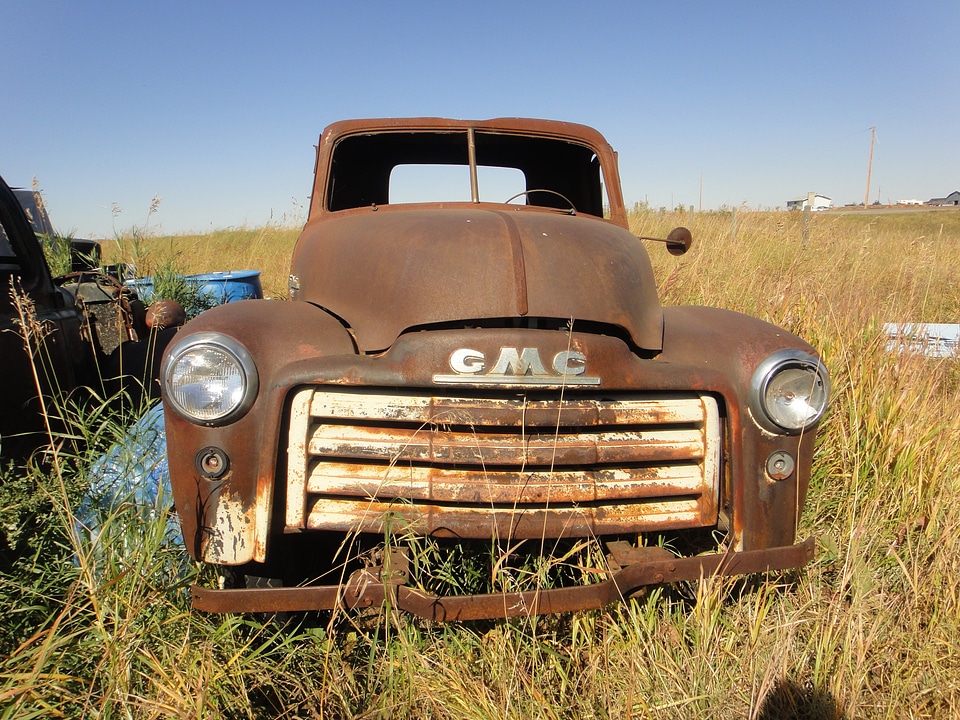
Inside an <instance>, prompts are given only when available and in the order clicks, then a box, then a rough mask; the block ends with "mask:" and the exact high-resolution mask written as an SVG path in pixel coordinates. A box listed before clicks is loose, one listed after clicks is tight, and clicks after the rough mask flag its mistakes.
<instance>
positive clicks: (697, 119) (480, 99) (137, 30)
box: [0, 0, 960, 237]
mask: <svg viewBox="0 0 960 720" xmlns="http://www.w3.org/2000/svg"><path fill="white" fill-rule="evenodd" d="M0 12H2V18H0V49H2V52H3V55H4V60H5V65H6V67H5V72H4V73H3V76H2V78H0V86H2V88H3V98H4V102H3V104H2V107H0V135H2V138H3V139H2V141H0V175H3V177H4V178H5V179H6V180H7V182H8V183H9V184H11V185H14V186H29V185H30V183H31V181H32V178H34V177H36V178H37V179H38V181H39V184H40V187H41V188H42V189H43V191H44V195H45V198H46V200H47V206H48V209H49V211H50V214H51V216H52V219H53V222H54V225H55V226H56V227H57V228H58V229H60V230H61V231H72V232H75V233H77V234H78V235H81V236H92V237H110V236H112V235H113V233H114V232H115V231H121V230H124V229H128V228H129V227H130V226H132V225H137V226H143V225H144V224H146V223H148V222H149V229H150V230H151V231H158V232H160V231H162V232H187V231H206V230H209V229H213V228H225V227H237V226H243V225H247V226H251V227H252V226H260V225H263V224H266V223H268V222H271V221H272V222H283V221H286V220H289V219H290V218H291V217H297V216H298V215H300V216H301V217H305V210H304V211H301V210H300V209H299V208H301V207H303V206H305V205H306V203H307V196H308V194H309V192H310V183H311V178H312V172H313V160H314V155H313V153H314V151H313V145H314V144H315V143H316V142H317V138H318V136H319V134H320V132H321V130H322V129H323V127H324V126H325V125H327V124H328V123H330V122H333V121H335V120H339V119H343V118H351V117H380V116H396V117H400V116H411V115H439V116H445V117H457V118H489V117H498V116H504V115H520V116H532V117H544V118H552V119H559V120H570V121H575V122H581V123H585V124H587V125H592V126H594V127H596V128H597V129H599V130H600V131H601V132H602V133H604V134H605V135H606V137H607V139H608V140H609V141H610V142H611V144H612V145H613V146H614V148H616V150H617V151H618V152H619V155H620V170H621V175H622V180H623V186H624V196H625V198H626V199H627V201H628V202H629V203H632V202H635V201H647V202H649V203H650V204H651V205H652V206H654V207H660V206H670V205H676V204H684V205H694V206H698V205H699V204H700V179H701V176H702V179H703V180H702V182H703V201H702V202H703V207H704V209H707V208H718V207H720V206H723V205H727V206H739V205H741V204H744V203H746V205H748V206H749V207H783V206H784V203H785V201H786V200H787V199H790V198H793V197H797V196H799V195H804V194H806V193H807V192H808V191H816V192H819V193H822V194H824V195H827V196H829V197H831V198H833V199H834V203H835V204H844V203H852V202H862V201H863V199H864V191H865V189H866V172H867V161H868V156H869V149H870V127H871V126H876V127H877V145H876V147H875V151H874V161H873V177H872V182H871V192H870V195H871V198H870V199H871V202H872V201H874V200H876V199H878V198H879V199H880V200H881V201H882V202H886V201H887V200H893V201H896V200H899V199H911V198H917V199H921V200H927V199H929V198H930V197H934V196H942V195H946V194H947V193H949V192H951V191H953V190H956V189H960V143H958V142H957V125H958V121H960V80H958V71H960V62H958V52H957V50H956V43H957V38H958V37H960V7H958V6H957V4H956V2H936V3H934V2H909V3H905V2H897V3H894V2H890V1H889V0H877V1H875V2H869V3H867V2H859V1H856V2H846V3H833V2H819V1H816V0H814V1H811V2H803V3H771V2H730V3H718V2H671V3H666V2H657V3H653V2H649V3H648V2H605V1H604V0H594V1H593V2H582V1H581V2H567V1H566V0H557V1H554V2H518V1H517V0H512V1H511V2H501V1H500V0H489V1H486V2H477V1H476V0H474V1H473V2H458V1H457V0H447V1H445V2H380V1H378V0H372V1H370V2H366V3H347V2H339V3H326V2H287V3H284V2H275V3H271V4H269V5H268V4H267V3H254V2H245V1H243V0H234V1H233V2H203V1H202V0H193V1H192V2H177V1H176V0H168V1H166V2H138V1H136V0H133V1H131V0H124V1H122V2H121V1H117V2H104V1H97V0H88V1H87V2H82V3H81V2H67V1H66V0H63V1H62V2H54V1H52V0H29V1H24V2H17V3H13V2H8V3H4V5H3V8H2V10H0ZM154 196H157V197H159V198H160V199H161V202H160V205H159V206H158V208H157V211H156V212H155V213H154V214H152V215H149V218H148V211H149V207H150V203H151V200H152V199H153V198H154ZM114 207H118V208H120V212H119V214H116V213H115V212H114V210H113V208H114Z"/></svg>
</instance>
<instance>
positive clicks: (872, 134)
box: [863, 125, 877, 209]
mask: <svg viewBox="0 0 960 720" xmlns="http://www.w3.org/2000/svg"><path fill="white" fill-rule="evenodd" d="M876 139H877V126H876V125H874V126H873V127H872V128H870V161H869V162H868V163H867V192H866V194H865V195H864V196H863V207H864V209H866V208H868V207H870V172H871V171H872V170H873V142H874V140H876Z"/></svg>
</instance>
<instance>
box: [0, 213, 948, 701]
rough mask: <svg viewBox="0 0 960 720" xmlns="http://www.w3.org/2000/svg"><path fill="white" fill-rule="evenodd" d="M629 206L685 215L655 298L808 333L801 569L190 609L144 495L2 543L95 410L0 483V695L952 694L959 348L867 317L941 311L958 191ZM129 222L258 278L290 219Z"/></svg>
mask: <svg viewBox="0 0 960 720" xmlns="http://www.w3.org/2000/svg"><path fill="white" fill-rule="evenodd" d="M631 222H632V227H633V230H634V231H635V232H636V233H638V234H644V235H655V236H656V235H659V236H663V235H665V233H666V232H667V231H669V229H670V228H671V227H673V226H674V225H677V224H685V225H688V226H689V227H690V228H691V229H692V230H693V232H694V236H695V239H696V240H695V242H696V244H695V246H694V249H693V250H692V251H691V252H690V253H688V254H687V255H686V256H684V257H682V258H674V257H672V256H669V255H668V254H667V253H666V252H665V251H663V249H662V247H660V246H656V245H653V246H651V247H650V250H651V255H652V256H653V259H654V264H655V269H656V273H657V276H658V280H659V283H660V285H661V288H662V296H663V298H664V301H665V302H666V303H696V304H711V305H719V306H723V307H727V308H731V309H734V310H739V311H743V312H748V313H750V314H753V315H758V316H760V317H764V318H766V319H769V320H771V321H773V322H776V323H778V324H781V325H783V326H785V327H787V328H788V329H790V330H792V331H794V332H797V333H799V334H801V335H802V336H804V337H805V338H807V339H808V340H809V341H810V342H812V343H813V344H814V345H815V346H816V347H817V348H818V349H820V351H821V352H822V353H823V356H824V359H825V361H826V363H827V365H828V366H829V367H830V369H831V371H832V375H833V401H832V409H831V412H830V414H829V416H828V418H827V420H826V421H825V423H824V426H823V429H822V433H821V438H820V442H819V445H818V451H817V455H816V462H815V468H814V478H813V482H812V487H811V491H810V494H809V498H808V503H807V507H806V510H805V512H804V515H803V517H802V521H801V523H802V528H801V533H802V534H803V535H811V534H812V535H815V536H816V537H817V538H818V541H819V542H818V551H817V557H816V559H815V560H814V562H813V563H812V564H811V565H810V566H808V567H806V568H804V569H803V570H801V571H797V572H791V573H784V574H776V575H771V576H769V577H767V576H759V577H753V578H748V579H745V580H738V579H719V580H707V581H703V582H700V583H690V584H684V585H682V586H679V587H670V588H658V589H655V590H653V591H652V592H651V593H649V594H648V595H647V596H646V597H645V598H643V599H641V600H639V601H635V602H632V603H630V604H628V605H624V606H615V607H611V608H608V609H606V610H603V611H596V612H587V613H577V614H568V615H562V616H557V617H547V618H540V619H537V620H532V621H523V620H520V621H511V622H500V623H478V624H474V625H453V626H432V625H428V624H423V623H419V622H416V621H413V620H411V619H409V618H406V617H402V616H393V615H391V616H390V617H380V618H367V619H366V620H365V622H364V623H362V624H361V623H356V624H351V623H350V622H346V621H345V622H343V623H341V624H339V625H338V626H336V628H335V629H333V630H330V629H328V628H327V627H325V626H323V625H319V626H312V625H310V624H304V625H296V624H285V623H284V622H282V621H280V620H278V619H265V618H254V617H247V618H241V617H227V618H220V617H217V616H208V615H201V614H199V613H194V612H191V611H190V609H189V606H188V600H187V597H186V592H185V590H184V586H185V584H186V583H187V582H189V580H190V578H191V577H192V576H193V574H194V573H195V572H197V569H195V568H192V567H190V566H189V565H188V564H185V563H184V560H183V554H182V553H181V552H179V550H178V549H177V548H176V547H175V546H174V547H171V546H170V545H169V543H168V542H167V541H166V536H165V527H166V526H165V523H166V518H165V517H163V516H162V514H160V515H158V516H155V517H153V518H152V519H151V518H150V517H147V516H145V515H144V514H143V513H142V512H141V511H140V510H138V509H137V508H136V506H135V504H129V503H128V504H124V503H119V505H118V506H117V507H116V508H115V509H113V510H110V511H109V512H107V513H106V515H105V517H104V518H103V522H102V525H101V527H102V528H104V530H103V531H102V533H101V535H100V536H99V539H98V540H97V541H96V542H92V541H91V540H89V539H84V538H83V537H72V536H71V534H70V533H69V532H63V533H62V534H60V535H55V536H52V537H54V538H60V540H59V544H58V543H57V542H53V540H51V536H48V535H43V536H42V537H41V536H39V535H38V534H36V533H35V535H36V536H37V537H36V540H37V541H36V542H35V543H34V544H32V545H31V543H30V542H27V541H24V540H23V537H29V536H30V526H29V525H28V523H30V522H36V518H37V517H43V518H45V519H46V522H45V523H43V526H44V527H47V528H50V527H55V526H56V523H61V526H62V527H66V528H69V527H71V525H70V522H71V519H70V515H69V513H68V512H67V508H69V507H72V502H73V499H72V497H71V494H72V493H75V492H78V491H79V490H77V488H79V489H82V487H83V486H84V473H87V472H89V466H90V462H91V457H92V456H94V455H95V452H96V451H102V450H103V448H105V447H107V446H109V444H110V443H111V442H113V441H116V440H117V439H119V438H121V437H123V436H122V431H121V429H118V428H111V427H110V426H109V425H103V424H100V425H95V426H94V427H95V428H96V432H94V431H93V430H90V432H91V435H92V436H94V437H91V438H90V442H89V443H88V445H89V446H90V447H91V448H93V450H90V451H89V455H90V457H78V458H75V459H70V458H67V459H65V461H64V466H65V467H67V468H68V472H72V473H74V477H73V481H71V482H67V483H57V482H54V481H53V480H52V479H51V478H49V477H47V476H45V475H43V474H42V473H40V472H39V470H35V471H34V472H35V474H32V475H24V474H22V473H21V474H18V475H16V476H6V477H5V482H4V484H3V485H0V490H2V491H3V492H5V493H6V495H5V497H4V498H3V499H4V500H5V502H6V504H5V505H4V504H3V503H0V507H4V508H5V512H6V514H5V515H4V517H3V520H4V527H5V528H6V533H7V535H6V536H7V538H8V540H7V542H8V543H9V542H11V540H10V539H11V538H14V535H16V533H14V531H13V530H12V529H11V528H15V529H16V530H17V532H18V533H19V535H16V538H14V539H15V540H16V542H17V543H18V545H17V547H19V548H20V550H21V552H20V554H19V555H17V557H16V558H14V559H13V560H9V558H8V559H7V560H6V561H5V564H4V566H3V575H2V576H0V602H2V611H3V614H4V616H5V618H6V622H5V627H4V629H3V632H2V633H0V639H2V648H0V651H2V655H0V716H4V717H32V716H37V717H39V716H44V717H45V716H50V715H57V714H59V715H61V716H67V717H87V716H97V717H219V716H225V717H291V718H292V717H357V718H360V717H363V718H372V717H436V718H445V717H457V718H582V717H600V718H689V717H695V716H701V715H710V716H713V717H720V718H727V717H729V718H744V717H747V718H782V717H794V718H861V717H862V718H901V717H917V718H945V717H958V716H960V548H958V536H960V413H958V412H957V400H958V387H960V383H958V375H960V370H958V364H957V361H956V360H950V359H940V360H937V359H930V358H923V357H918V356H915V355H909V354H899V353H891V352H888V351H887V349H886V339H885V337H884V336H883V334H882V328H881V325H882V323H883V322H888V321H917V322H960V313H958V304H960V290H958V287H957V283H956V277H957V276H958V270H960V259H958V258H960V253H958V249H960V213H958V212H917V213H909V214H903V215H874V214H840V213H824V214H820V215H814V216H813V217H810V218H808V219H807V220H804V218H803V216H802V215H799V214H787V213H760V212H747V211H737V212H736V213H733V212H727V213H697V214H685V213H681V214H675V213H662V214H661V213H655V212H638V213H636V214H634V215H633V216H632V218H631ZM805 223H806V227H804V225H805ZM149 242H150V243H151V251H152V247H153V245H152V244H153V243H155V244H156V247H157V248H158V250H157V252H158V253H161V254H162V252H179V253H180V258H181V260H182V262H183V263H184V268H185V269H186V270H188V271H192V272H205V271H209V270H223V269H227V268H225V267H224V260H223V258H225V257H228V258H230V264H231V265H233V266H235V269H236V268H239V267H240V266H243V267H253V268H258V269H264V270H265V269H266V268H267V267H268V266H271V264H272V263H274V262H276V263H277V264H278V265H280V266H283V270H282V273H280V272H279V271H278V275H277V277H276V281H274V280H267V279H266V278H267V277H268V274H267V272H266V271H265V272H264V278H265V281H264V285H265V287H268V286H269V287H270V288H271V290H270V294H274V291H276V290H277V288H285V283H286V275H285V273H286V268H285V266H284V263H285V262H286V259H287V258H288V257H289V252H290V249H291V248H292V245H293V238H292V234H291V235H290V236H285V235H280V234H277V233H274V231H272V230H269V229H268V230H265V231H263V232H262V234H261V233H260V231H249V232H248V231H243V232H242V233H224V234H223V236H222V237H220V236H218V237H216V238H207V237H206V236H200V237H197V238H150V239H149ZM214 245H218V246H219V249H218V250H216V251H215V252H210V250H211V248H212V247H213V246H214ZM208 252H210V254H209V255H208V254H206V253H208ZM261 252H262V253H263V255H260V253H261ZM277 256H282V258H283V261H284V262H283V263H281V262H280V260H279V259H278V257H277ZM274 282H275V283H276V284H274ZM276 294H278V295H283V294H284V292H283V291H277V292H276ZM87 427H88V429H89V427H90V423H87ZM101 435H102V437H101ZM71 488H73V489H71ZM31 489H32V490H33V492H32V493H31ZM38 496H39V497H41V498H42V500H40V501H38V500H37V497H38ZM11 503H13V505H12V507H14V509H15V510H16V512H12V511H11V510H10V508H11ZM17 503H19V504H17ZM44 513H45V514H44ZM124 513H127V514H126V515H125V514H124ZM130 513H133V514H132V515H131V514H130ZM18 523H19V525H18ZM132 528H133V529H135V531H134V530H132ZM41 540H43V541H44V542H41ZM4 557H5V558H6V557H7V556H6V555H4Z"/></svg>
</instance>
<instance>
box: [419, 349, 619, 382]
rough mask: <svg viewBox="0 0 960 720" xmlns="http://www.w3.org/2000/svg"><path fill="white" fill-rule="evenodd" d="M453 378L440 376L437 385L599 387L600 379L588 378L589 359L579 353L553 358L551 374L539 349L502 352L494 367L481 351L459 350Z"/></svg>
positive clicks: (452, 359)
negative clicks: (490, 365) (488, 362)
mask: <svg viewBox="0 0 960 720" xmlns="http://www.w3.org/2000/svg"><path fill="white" fill-rule="evenodd" d="M450 369H451V370H452V371H453V373H452V374H443V373H438V374H436V375H434V376H433V381H434V382H435V383H448V384H450V383H453V384H457V383H460V384H463V383H468V384H471V385H539V386H545V387H558V386H562V385H599V384H600V378H598V377H592V376H589V375H586V374H585V373H586V370H587V356H586V355H584V354H583V353H581V352H577V351H575V350H562V351H561V352H558V353H557V354H556V355H554V356H553V360H552V362H551V363H550V369H549V370H548V369H547V368H546V367H545V366H544V364H543V360H541V358H540V350H538V349H537V348H523V349H518V348H512V347H503V348H500V354H499V355H498V356H497V359H496V362H494V364H493V367H489V366H488V364H487V357H486V355H484V354H483V353H482V352H480V351H479V350H472V349H470V348H459V349H457V350H454V351H453V352H452V353H451V354H450Z"/></svg>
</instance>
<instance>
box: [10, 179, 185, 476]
mask: <svg viewBox="0 0 960 720" xmlns="http://www.w3.org/2000/svg"><path fill="white" fill-rule="evenodd" d="M44 245H47V246H48V247H52V248H53V249H52V250H51V251H50V252H51V253H52V255H53V256H54V257H55V258H56V259H57V260H58V261H61V264H63V265H64V267H62V268H61V269H62V271H63V274H61V275H57V276H54V274H53V273H52V272H51V268H50V263H49V262H48V258H47V254H46V253H45V251H44ZM61 253H62V255H63V256H62V257H61ZM150 317H151V315H150V312H149V311H148V310H147V309H146V308H145V307H144V305H143V303H142V302H140V300H139V298H138V296H137V294H136V292H135V291H134V290H133V289H131V288H126V287H124V285H123V284H122V283H121V282H120V280H119V279H118V278H117V277H115V276H113V275H111V274H109V273H107V272H104V271H103V269H102V268H101V267H100V245H99V243H98V242H97V241H95V240H83V239H76V238H62V237H59V236H57V235H56V234H54V233H53V231H52V227H51V225H50V221H49V218H48V217H47V215H46V212H45V210H44V208H43V204H42V201H40V198H39V193H37V192H36V191H30V190H19V189H17V190H15V189H12V188H10V187H9V186H8V185H7V184H6V183H5V182H4V181H3V179H2V178H0V378H2V380H3V391H2V392H0V458H2V459H3V460H13V461H17V462H20V461H23V460H25V459H26V458H27V457H28V456H29V455H30V454H31V453H33V452H34V451H35V450H37V449H38V448H40V447H42V446H44V445H47V444H49V442H50V440H51V437H50V435H49V434H50V433H53V434H54V436H55V437H54V438H53V439H54V441H55V442H60V441H62V440H63V439H64V436H65V434H66V432H65V431H66V424H65V423H64V422H63V419H64V418H63V412H64V410H65V409H67V407H68V406H69V405H71V404H73V406H74V407H78V405H77V404H78V403H82V402H85V401H86V400H89V399H91V398H93V397H99V398H101V399H102V398H103V397H104V396H111V395H114V394H117V395H118V396H119V389H120V387H121V386H123V387H124V390H125V393H126V395H125V397H126V398H127V400H128V401H130V402H131V403H132V404H133V405H139V399H140V396H141V395H142V394H147V395H150V394H154V395H155V394H157V393H156V392H155V391H154V387H156V378H157V375H158V371H159V364H160V362H159V358H160V354H161V353H162V351H163V347H164V343H165V342H166V341H168V340H169V338H170V337H171V336H172V332H166V331H163V332H162V333H161V331H159V329H158V332H156V333H153V332H151V330H150V327H151V323H150ZM121 361H122V362H121ZM121 368H122V369H123V376H122V377H121V375H120V372H121Z"/></svg>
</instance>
